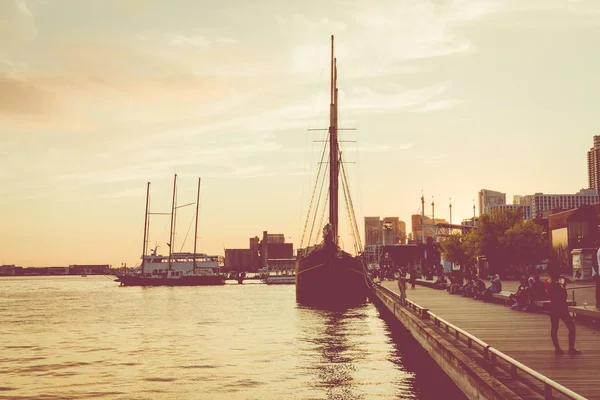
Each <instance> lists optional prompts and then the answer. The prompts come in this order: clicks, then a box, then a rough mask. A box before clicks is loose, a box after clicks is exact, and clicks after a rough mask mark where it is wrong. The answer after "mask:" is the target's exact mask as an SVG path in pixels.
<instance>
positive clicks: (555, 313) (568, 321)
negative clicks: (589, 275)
mask: <svg viewBox="0 0 600 400" xmlns="http://www.w3.org/2000/svg"><path fill="white" fill-rule="evenodd" d="M546 293H547V294H548V298H549V299H550V323H551V326H552V328H551V331H550V336H551V337H552V343H553V344H554V354H556V355H557V356H558V355H561V354H564V353H565V352H564V351H562V349H561V348H560V344H559V343H558V324H559V322H560V320H561V319H562V321H563V322H564V323H565V325H566V326H567V329H568V330H569V354H570V355H577V354H581V352H580V351H579V350H577V349H575V324H574V323H573V319H572V318H571V315H570V314H569V307H568V306H567V284H566V282H565V278H563V277H559V275H558V273H557V272H551V273H550V277H549V278H548V280H547V281H546Z"/></svg>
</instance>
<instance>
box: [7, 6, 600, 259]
mask: <svg viewBox="0 0 600 400" xmlns="http://www.w3.org/2000/svg"><path fill="white" fill-rule="evenodd" d="M250 3H252V4H254V5H250ZM330 34H334V35H335V36H336V47H337V56H338V65H339V77H340V80H339V87H340V101H339V102H340V125H341V126H342V127H344V126H345V127H352V128H356V129H357V130H356V131H346V132H343V133H341V137H342V139H344V140H350V141H356V143H352V142H350V143H344V144H343V149H344V154H345V158H346V160H347V161H350V162H355V163H354V164H347V165H346V168H347V172H348V175H349V179H350V181H351V185H352V191H353V196H354V205H355V208H356V215H357V217H358V218H359V219H360V221H359V226H360V229H361V230H362V229H363V228H362V218H363V217H364V216H376V215H379V216H382V217H383V216H399V217H400V218H401V219H403V220H405V221H407V228H408V229H409V230H410V222H409V221H410V215H411V214H413V213H416V212H417V211H418V210H419V208H420V197H421V191H423V193H424V195H425V198H426V200H427V204H428V205H429V204H430V203H431V199H432V196H433V197H434V199H435V201H436V212H435V215H436V217H441V218H448V199H449V198H452V203H453V221H459V220H460V219H461V218H465V217H470V216H471V215H472V206H473V199H476V196H477V192H478V191H479V190H480V189H482V188H487V189H492V190H500V191H503V192H506V193H507V195H508V198H512V195H513V194H532V193H534V192H545V193H574V192H576V191H578V190H579V189H581V188H583V187H586V186H587V169H586V168H587V165H586V151H587V150H588V149H589V148H590V147H591V145H592V137H593V135H594V134H600V123H599V118H600V117H599V114H598V113H599V111H598V110H600V76H599V75H598V71H600V55H599V54H600V52H599V51H598V48H599V45H600V39H599V38H600V2H599V1H597V0H588V1H586V0H577V1H575V0H571V1H569V0H455V1H451V0H447V1H446V0H435V1H434V0H430V1H426V0H406V1H403V0H369V1H350V0H344V1H342V0H339V1H333V0H332V1H327V2H324V1H319V2H317V1H316V0H305V1H302V2H291V1H274V0H266V1H260V2H243V1H238V0H235V1H233V0H222V1H219V2H208V1H200V0H198V1H193V0H189V1H183V0H169V1H154V0H148V1H142V0H114V1H113V0H102V1H101V0H86V1H81V0H56V1H52V0H0V177H1V179H2V185H0V221H1V222H0V263H9V264H13V263H14V264H17V265H23V266H29V265H68V264H75V263H111V264H113V265H119V264H120V263H121V262H127V263H128V265H133V264H135V263H137V262H138V260H139V256H140V253H141V250H142V232H143V219H144V201H145V194H146V187H145V186H146V182H147V181H151V182H152V187H151V193H152V198H151V207H152V211H154V212H165V211H169V209H170V198H171V190H172V178H173V174H174V173H175V172H177V173H178V175H179V177H180V184H179V191H178V199H179V204H184V203H189V202H193V201H195V196H196V182H197V178H198V177H202V189H201V201H200V203H201V212H200V232H199V237H200V239H199V244H200V248H201V250H203V251H206V252H209V253H219V254H223V247H227V248H243V247H246V248H247V247H248V238H249V237H251V236H255V235H258V236H260V235H262V231H263V230H268V231H269V232H272V233H284V234H285V235H286V236H289V237H291V239H290V240H291V241H292V242H294V244H295V247H297V245H298V244H299V242H300V236H301V235H302V229H303V227H304V220H305V214H306V210H307V208H308V204H309V201H310V193H311V191H312V186H313V184H314V178H315V174H316V169H317V162H318V156H319V151H320V147H321V145H322V143H319V142H315V141H318V140H323V139H324V136H323V135H324V134H323V132H308V131H307V129H308V128H326V127H327V125H328V118H327V113H328V98H327V96H328V84H329V83H328V79H329V76H328V63H329V60H328V58H329V35H330ZM193 212H194V210H193V207H191V208H187V209H181V212H180V214H179V215H180V218H178V222H177V238H176V248H177V250H179V247H180V245H181V244H182V243H183V242H184V238H185V236H186V233H187V232H188V228H189V227H190V224H191V223H192V220H193ZM426 213H428V214H430V213H431V208H430V206H428V209H427V210H426ZM340 220H342V221H344V220H345V213H344V211H343V208H342V209H341V211H340ZM168 222H169V221H168V217H161V216H157V217H153V218H152V219H151V231H150V242H151V244H154V243H158V245H159V246H161V247H160V248H159V251H162V252H163V253H164V252H166V251H167V247H166V245H165V244H164V242H165V241H166V234H167V233H168ZM192 230H193V226H192ZM350 240H351V239H350V238H348V237H345V239H344V245H345V247H346V248H348V249H351V247H352V246H351V245H350ZM192 242H193V233H192V232H190V233H189V234H188V237H187V240H186V241H185V246H184V248H183V250H191V247H190V245H191V243H192ZM177 243H178V244H177Z"/></svg>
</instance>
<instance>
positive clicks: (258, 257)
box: [224, 231, 294, 272]
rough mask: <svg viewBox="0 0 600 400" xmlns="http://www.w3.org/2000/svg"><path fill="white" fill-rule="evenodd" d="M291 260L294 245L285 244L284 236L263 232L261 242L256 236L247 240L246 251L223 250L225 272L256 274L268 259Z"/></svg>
mask: <svg viewBox="0 0 600 400" xmlns="http://www.w3.org/2000/svg"><path fill="white" fill-rule="evenodd" d="M293 258H294V245H293V244H292V243H286V242H285V235H284V234H282V233H275V234H270V233H268V232H267V231H264V232H263V238H262V240H260V239H259V238H258V236H255V237H252V238H250V239H249V248H247V249H225V263H224V268H225V270H226V271H239V272H242V271H252V272H256V271H258V270H259V269H260V268H262V267H264V266H265V265H267V263H268V260H270V259H279V260H290V259H293ZM285 262H288V261H285Z"/></svg>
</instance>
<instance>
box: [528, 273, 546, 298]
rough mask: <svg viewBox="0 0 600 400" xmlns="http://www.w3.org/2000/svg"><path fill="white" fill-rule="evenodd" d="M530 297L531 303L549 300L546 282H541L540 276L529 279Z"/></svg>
mask: <svg viewBox="0 0 600 400" xmlns="http://www.w3.org/2000/svg"><path fill="white" fill-rule="evenodd" d="M529 285H530V295H529V297H530V298H531V301H536V300H547V299H548V297H547V296H546V288H545V287H544V282H542V281H541V280H540V276H539V275H534V276H533V278H529Z"/></svg>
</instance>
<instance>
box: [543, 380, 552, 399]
mask: <svg viewBox="0 0 600 400" xmlns="http://www.w3.org/2000/svg"><path fill="white" fill-rule="evenodd" d="M551 398H552V387H551V386H550V385H548V384H547V383H544V399H551Z"/></svg>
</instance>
